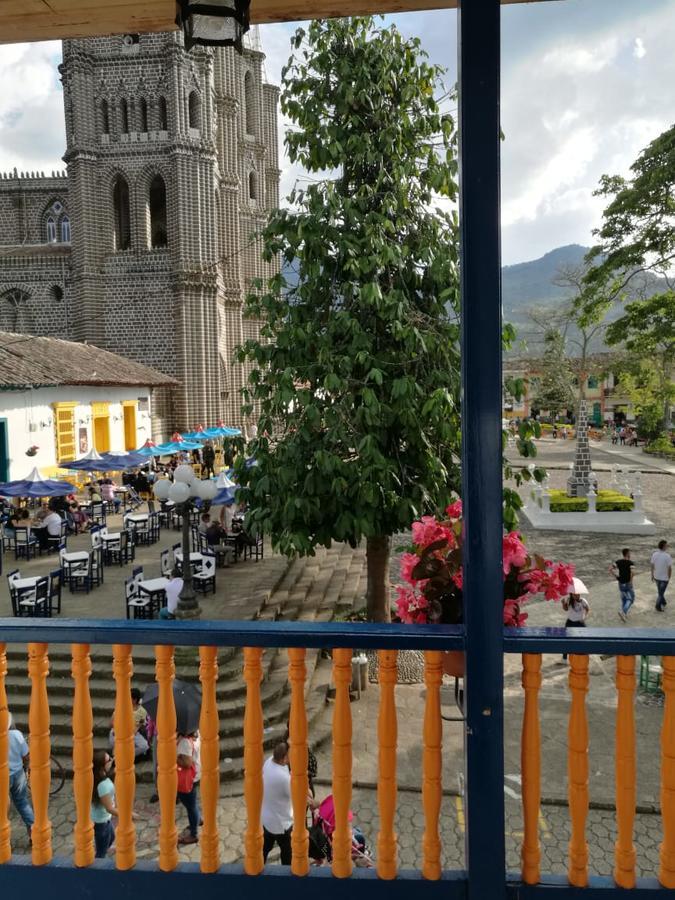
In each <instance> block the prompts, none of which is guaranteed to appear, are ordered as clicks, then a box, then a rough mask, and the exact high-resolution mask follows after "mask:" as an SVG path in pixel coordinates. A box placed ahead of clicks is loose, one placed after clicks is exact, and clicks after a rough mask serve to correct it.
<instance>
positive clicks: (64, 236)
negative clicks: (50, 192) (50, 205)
mask: <svg viewBox="0 0 675 900" xmlns="http://www.w3.org/2000/svg"><path fill="white" fill-rule="evenodd" d="M61 242H62V243H63V244H69V243H70V219H69V218H68V216H63V217H62V218H61Z"/></svg>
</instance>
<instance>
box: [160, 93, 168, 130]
mask: <svg viewBox="0 0 675 900" xmlns="http://www.w3.org/2000/svg"><path fill="white" fill-rule="evenodd" d="M158 113H159V115H158V117H157V118H158V119H159V130H160V131H168V130H169V117H168V115H167V111H166V97H160V98H159V108H158Z"/></svg>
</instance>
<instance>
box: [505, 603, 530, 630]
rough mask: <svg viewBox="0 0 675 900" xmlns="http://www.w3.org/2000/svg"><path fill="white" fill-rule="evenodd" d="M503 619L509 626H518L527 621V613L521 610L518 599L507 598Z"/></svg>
mask: <svg viewBox="0 0 675 900" xmlns="http://www.w3.org/2000/svg"><path fill="white" fill-rule="evenodd" d="M503 621H504V624H505V625H506V626H508V627H509V628H518V627H519V626H521V625H524V624H525V622H527V613H524V612H521V611H520V607H519V605H518V602H517V601H516V600H505V601H504V616H503Z"/></svg>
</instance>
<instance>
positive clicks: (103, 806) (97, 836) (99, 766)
mask: <svg viewBox="0 0 675 900" xmlns="http://www.w3.org/2000/svg"><path fill="white" fill-rule="evenodd" d="M112 767H113V760H112V757H111V756H110V754H109V753H107V752H106V751H105V750H97V751H96V752H95V753H94V760H93V773H94V790H93V793H92V798H91V821H92V822H93V823H94V845H95V847H96V853H95V856H96V858H97V859H104V858H105V856H106V854H107V852H108V850H109V849H110V848H111V847H112V845H113V844H114V843H115V826H114V825H113V821H112V820H113V816H114V817H115V818H117V817H118V815H119V813H118V811H117V807H116V806H115V786H114V784H113V783H112V779H111V778H110V773H111V771H112Z"/></svg>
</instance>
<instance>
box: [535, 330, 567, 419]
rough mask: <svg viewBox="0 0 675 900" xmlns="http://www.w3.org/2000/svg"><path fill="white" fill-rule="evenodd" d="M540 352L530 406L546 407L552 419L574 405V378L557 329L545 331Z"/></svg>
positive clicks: (561, 336)
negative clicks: (536, 381)
mask: <svg viewBox="0 0 675 900" xmlns="http://www.w3.org/2000/svg"><path fill="white" fill-rule="evenodd" d="M543 351H544V352H543V355H542V358H541V373H540V375H539V382H538V384H537V387H536V390H535V392H534V395H533V397H532V405H533V406H535V407H538V408H539V409H544V410H548V412H549V414H550V415H551V417H552V419H553V421H555V420H556V419H557V418H558V415H559V414H560V412H562V411H563V410H567V409H572V408H573V407H574V406H575V401H576V396H575V377H574V372H573V370H572V366H571V364H570V361H569V359H568V357H567V354H566V352H565V338H564V337H563V335H562V334H561V333H560V331H558V329H556V328H552V329H550V330H549V331H548V332H547V333H546V336H545V338H544V347H543Z"/></svg>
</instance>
